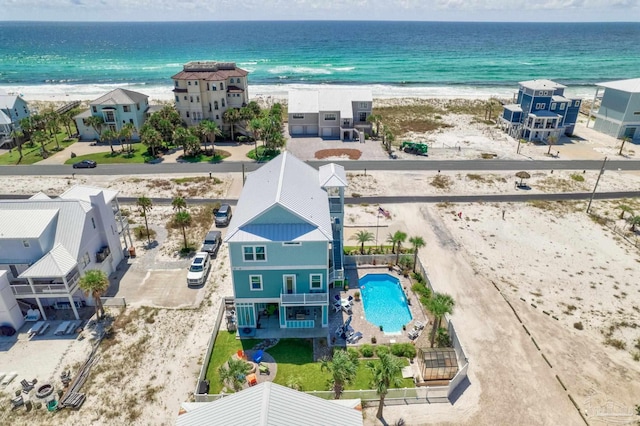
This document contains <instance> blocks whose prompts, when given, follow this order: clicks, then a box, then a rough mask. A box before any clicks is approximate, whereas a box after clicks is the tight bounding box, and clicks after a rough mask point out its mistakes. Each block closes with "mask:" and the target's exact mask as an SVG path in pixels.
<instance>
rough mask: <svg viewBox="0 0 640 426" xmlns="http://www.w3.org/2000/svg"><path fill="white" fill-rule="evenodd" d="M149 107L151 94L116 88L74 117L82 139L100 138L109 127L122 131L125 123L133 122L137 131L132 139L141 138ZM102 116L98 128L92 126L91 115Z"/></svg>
mask: <svg viewBox="0 0 640 426" xmlns="http://www.w3.org/2000/svg"><path fill="white" fill-rule="evenodd" d="M148 109H149V96H147V95H145V94H142V93H139V92H134V91H133V90H126V89H115V90H112V91H111V92H109V93H107V94H105V95H103V96H100V97H99V98H98V99H96V100H94V101H92V102H91V103H90V104H89V109H87V110H85V111H83V112H81V113H80V114H78V115H76V116H75V117H74V120H75V122H76V125H77V126H78V132H79V134H80V140H85V141H86V140H94V139H100V134H99V133H102V132H103V131H105V130H107V129H109V130H112V131H114V132H120V130H122V127H123V126H124V125H125V124H128V123H130V124H133V127H134V128H135V129H136V131H135V132H134V134H133V137H132V140H139V139H140V136H139V135H138V130H140V128H141V127H142V125H143V124H144V121H145V119H146V117H147V110H148ZM91 116H93V117H100V118H102V121H103V124H102V125H101V126H99V127H98V128H96V127H94V126H91V124H90V123H89V122H88V121H87V119H88V118H89V117H91Z"/></svg>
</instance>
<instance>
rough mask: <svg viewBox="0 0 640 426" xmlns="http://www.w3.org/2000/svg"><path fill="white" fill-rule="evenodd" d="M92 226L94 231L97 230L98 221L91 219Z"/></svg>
mask: <svg viewBox="0 0 640 426" xmlns="http://www.w3.org/2000/svg"><path fill="white" fill-rule="evenodd" d="M91 226H93V229H96V220H95V219H94V218H91Z"/></svg>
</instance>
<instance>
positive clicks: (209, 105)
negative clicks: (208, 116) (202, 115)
mask: <svg viewBox="0 0 640 426" xmlns="http://www.w3.org/2000/svg"><path fill="white" fill-rule="evenodd" d="M209 112H211V102H209Z"/></svg>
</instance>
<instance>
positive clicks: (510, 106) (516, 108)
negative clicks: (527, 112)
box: [504, 104, 522, 112]
mask: <svg viewBox="0 0 640 426" xmlns="http://www.w3.org/2000/svg"><path fill="white" fill-rule="evenodd" d="M504 109H508V110H509V111H514V112H522V107H521V106H520V105H519V104H508V105H505V106H504Z"/></svg>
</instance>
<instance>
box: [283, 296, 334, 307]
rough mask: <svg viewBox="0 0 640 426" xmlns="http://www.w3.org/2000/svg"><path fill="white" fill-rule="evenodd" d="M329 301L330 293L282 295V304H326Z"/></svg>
mask: <svg viewBox="0 0 640 426" xmlns="http://www.w3.org/2000/svg"><path fill="white" fill-rule="evenodd" d="M328 303H329V294H328V293H296V294H284V293H283V294H281V295H280V304H281V305H297V306H299V305H326V304H328Z"/></svg>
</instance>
